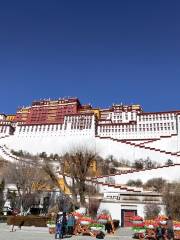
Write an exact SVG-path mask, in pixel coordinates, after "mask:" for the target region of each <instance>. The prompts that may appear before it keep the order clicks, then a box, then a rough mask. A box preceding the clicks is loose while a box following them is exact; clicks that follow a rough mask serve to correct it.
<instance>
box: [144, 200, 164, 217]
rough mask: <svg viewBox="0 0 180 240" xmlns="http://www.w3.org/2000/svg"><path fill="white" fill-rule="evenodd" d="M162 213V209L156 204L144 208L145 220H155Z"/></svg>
mask: <svg viewBox="0 0 180 240" xmlns="http://www.w3.org/2000/svg"><path fill="white" fill-rule="evenodd" d="M160 211H161V208H160V207H159V206H158V205H157V204H155V203H151V204H146V205H145V207H144V212H145V218H146V219H153V218H155V217H157V216H158V215H159V213H160Z"/></svg>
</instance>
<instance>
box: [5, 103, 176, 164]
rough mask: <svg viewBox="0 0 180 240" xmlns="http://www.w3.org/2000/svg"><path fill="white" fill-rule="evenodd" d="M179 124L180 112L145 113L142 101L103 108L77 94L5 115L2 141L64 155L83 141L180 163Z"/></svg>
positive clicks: (109, 151) (119, 154)
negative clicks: (75, 96)
mask: <svg viewBox="0 0 180 240" xmlns="http://www.w3.org/2000/svg"><path fill="white" fill-rule="evenodd" d="M179 126H180V111H164V112H144V111H143V109H142V108H141V106H140V105H129V106H127V105H122V104H116V105H112V107H110V108H106V109H100V108H93V107H92V106H91V105H82V104H81V103H80V101H79V100H78V99H77V98H68V99H59V100H43V101H34V102H33V103H32V105H31V106H27V107H22V108H20V109H18V111H17V112H16V114H15V115H4V114H1V115H0V137H1V139H0V145H1V147H3V146H4V145H5V146H6V148H8V149H13V150H24V151H28V152H30V153H34V154H36V153H40V152H43V151H45V152H47V153H59V154H61V153H63V152H64V151H67V150H69V149H70V148H75V147H77V146H78V145H82V144H83V145H86V146H87V147H91V148H93V149H95V150H96V151H97V152H98V154H99V155H101V156H102V157H106V156H108V155H113V156H114V157H115V158H116V159H119V160H120V159H124V160H129V161H134V160H135V159H140V158H141V159H146V158H150V159H151V160H155V161H159V162H160V163H163V162H165V161H167V159H171V160H172V161H173V162H174V163H178V162H179V157H180V141H179V140H180V139H179V133H180V128H179ZM1 150H2V148H1ZM0 154H1V152H0ZM2 154H4V153H3V152H2Z"/></svg>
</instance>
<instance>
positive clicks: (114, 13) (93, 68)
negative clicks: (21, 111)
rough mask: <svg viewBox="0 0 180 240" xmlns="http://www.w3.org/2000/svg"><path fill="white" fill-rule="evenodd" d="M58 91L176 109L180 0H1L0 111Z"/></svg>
mask: <svg viewBox="0 0 180 240" xmlns="http://www.w3.org/2000/svg"><path fill="white" fill-rule="evenodd" d="M64 96H77V97H79V98H80V100H81V101H82V102H83V103H91V104H93V105H95V106H101V107H104V106H110V105H111V104H112V103H118V102H119V103H121V102H123V103H129V104H131V103H140V104H142V106H143V108H144V110H146V111H156V110H157V111H158V110H169V109H180V1H179V0H173V1H170V0H150V1H145V0H48V1H47V0H29V1H25V0H5V1H0V112H5V113H14V112H15V111H16V108H17V107H18V106H22V105H28V104H30V103H31V101H32V100H34V99H40V98H49V97H50V98H59V97H64Z"/></svg>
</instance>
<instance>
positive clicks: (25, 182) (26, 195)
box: [6, 161, 50, 211]
mask: <svg viewBox="0 0 180 240" xmlns="http://www.w3.org/2000/svg"><path fill="white" fill-rule="evenodd" d="M6 178H7V181H8V182H9V183H14V184H15V185H16V188H17V192H18V197H19V205H20V208H21V211H27V209H28V208H30V207H31V206H32V204H33V203H35V200H36V199H37V197H38V194H39V191H40V190H42V189H41V186H45V183H46V182H47V184H48V186H49V184H50V182H49V179H48V177H47V176H45V172H43V170H42V169H41V168H40V166H38V165H37V166H35V165H30V164H27V163H25V162H23V161H19V162H18V163H16V164H10V165H9V166H8V169H7V174H6Z"/></svg>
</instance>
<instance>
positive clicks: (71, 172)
mask: <svg viewBox="0 0 180 240" xmlns="http://www.w3.org/2000/svg"><path fill="white" fill-rule="evenodd" d="M56 159H57V161H58V162H59V166H60V169H61V170H60V174H61V175H62V177H63V180H64V184H65V186H66V187H67V188H68V189H69V190H70V192H71V194H72V202H73V204H74V205H78V201H77V196H79V197H80V205H81V206H85V205H86V201H85V195H86V188H87V186H86V181H87V178H88V176H91V174H92V171H91V170H92V166H93V164H94V163H95V162H96V159H97V154H96V153H95V152H93V151H90V150H87V149H81V148H80V149H76V150H74V151H72V152H68V153H66V154H64V155H63V156H62V157H59V158H56ZM45 171H46V172H47V173H48V175H49V176H50V177H51V179H52V180H53V182H54V183H55V184H56V186H59V182H58V178H59V177H58V176H57V175H56V174H55V173H54V171H53V169H52V168H51V167H50V165H49V164H48V161H47V159H46V160H45ZM59 188H60V190H61V191H62V192H63V189H62V187H60V186H59Z"/></svg>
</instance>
